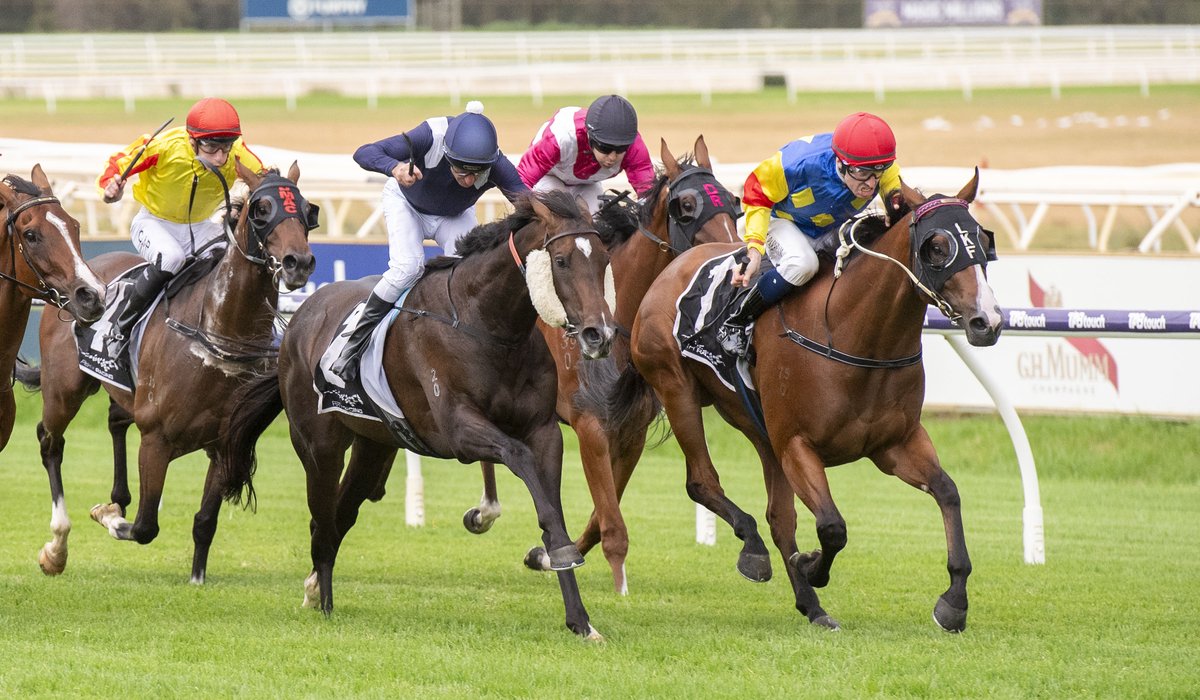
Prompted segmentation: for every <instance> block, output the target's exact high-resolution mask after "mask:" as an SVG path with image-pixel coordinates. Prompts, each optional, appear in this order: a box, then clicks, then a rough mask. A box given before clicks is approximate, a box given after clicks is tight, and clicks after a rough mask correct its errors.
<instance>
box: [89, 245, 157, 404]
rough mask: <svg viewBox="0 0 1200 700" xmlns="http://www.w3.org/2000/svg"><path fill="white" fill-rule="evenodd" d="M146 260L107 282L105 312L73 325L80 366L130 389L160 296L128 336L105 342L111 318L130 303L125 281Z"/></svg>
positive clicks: (105, 380) (122, 387)
mask: <svg viewBox="0 0 1200 700" xmlns="http://www.w3.org/2000/svg"><path fill="white" fill-rule="evenodd" d="M146 265H149V263H142V264H140V265H134V266H133V267H131V268H129V269H128V270H126V271H125V272H123V273H122V274H120V275H118V276H117V277H115V278H113V280H112V281H111V282H109V283H108V288H107V290H106V291H105V295H106V299H108V303H107V305H106V306H105V309H104V315H102V316H101V317H100V320H98V321H96V322H95V323H93V324H92V325H90V326H84V325H80V324H79V322H75V323H73V324H72V326H73V329H74V331H75V344H76V345H77V346H78V347H79V369H81V370H83V371H84V372H85V373H86V374H89V375H91V376H93V377H95V378H96V379H99V380H100V381H102V382H107V383H108V384H112V385H113V386H116V387H119V388H121V389H124V390H125V391H133V387H134V385H135V383H136V381H137V352H138V346H139V345H141V340H142V331H143V330H144V329H145V327H146V317H147V316H149V315H150V314H151V312H153V311H154V307H156V306H158V302H159V300H161V299H162V295H161V294H160V295H159V297H158V299H155V300H154V303H152V304H150V305H149V306H148V307H147V308H146V310H145V312H144V313H143V314H142V316H141V318H139V319H138V320H137V322H136V323H135V324H134V325H133V328H131V329H130V331H129V337H128V338H126V339H124V340H122V341H120V342H119V343H112V342H106V338H107V336H108V334H109V331H110V330H111V328H112V321H111V319H113V318H117V317H119V316H120V315H121V314H122V312H123V311H124V310H125V307H126V306H128V305H129V299H128V295H127V293H126V292H127V290H128V289H129V287H130V285H129V284H127V283H126V282H125V280H126V279H127V278H129V277H132V276H134V275H135V274H136V273H137V272H138V271H139V270H141V269H142V268H143V267H145V266H146Z"/></svg>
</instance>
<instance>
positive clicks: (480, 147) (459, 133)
mask: <svg viewBox="0 0 1200 700" xmlns="http://www.w3.org/2000/svg"><path fill="white" fill-rule="evenodd" d="M468 109H470V106H468ZM499 157H500V147H499V146H498V145H497V139H496V127H495V125H494V124H492V120H490V119H488V118H487V117H485V116H483V115H482V114H480V113H478V112H475V111H467V112H463V113H462V114H460V115H458V116H457V117H455V118H453V119H451V120H450V125H449V126H448V127H447V128H446V159H447V160H449V161H450V164H451V165H454V166H456V167H458V168H461V169H463V170H468V171H475V172H478V171H482V170H486V169H488V168H490V167H492V164H493V163H495V162H496V159H497V158H499Z"/></svg>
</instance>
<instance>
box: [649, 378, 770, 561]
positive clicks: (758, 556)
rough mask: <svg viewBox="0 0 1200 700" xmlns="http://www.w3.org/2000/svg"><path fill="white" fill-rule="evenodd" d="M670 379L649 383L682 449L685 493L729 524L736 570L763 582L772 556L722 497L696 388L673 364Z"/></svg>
mask: <svg viewBox="0 0 1200 700" xmlns="http://www.w3.org/2000/svg"><path fill="white" fill-rule="evenodd" d="M676 369H677V371H675V372H672V375H673V376H671V378H670V379H664V378H661V377H659V378H655V379H653V380H651V382H650V383H651V384H652V385H654V386H655V387H656V388H657V389H658V391H659V396H660V397H661V398H662V402H663V407H664V408H665V409H666V412H667V419H668V420H669V421H670V422H671V430H672V431H674V433H675V439H676V440H677V441H678V442H679V447H680V449H682V450H683V455H684V460H685V462H686V464H687V494H688V496H689V497H691V499H692V500H693V501H695V502H696V503H699V504H700V505H702V506H704V507H705V508H708V509H709V510H710V511H712V512H713V513H714V514H716V515H717V517H719V518H721V519H722V520H724V521H725V522H727V523H729V526H730V527H732V528H733V534H734V535H736V536H737V538H738V539H740V540H741V541H742V551H741V553H740V554H739V555H738V562H737V570H738V572H739V573H741V575H742V576H745V577H746V578H747V579H749V580H750V581H755V582H762V581H768V580H770V578H771V555H770V554H769V553H768V552H767V545H766V544H765V543H764V542H763V540H762V537H761V536H760V535H759V534H758V523H757V522H756V521H755V520H754V517H753V516H751V515H750V514H749V513H747V512H745V511H744V510H742V509H741V508H739V507H738V506H737V504H735V503H734V502H733V501H731V500H729V499H728V498H727V497H726V496H725V491H724V489H722V488H721V482H720V477H718V476H717V469H716V467H714V466H713V463H712V456H711V455H710V454H709V451H708V444H707V443H706V442H705V440H704V415H703V413H702V412H701V410H700V403H699V402H698V401H697V400H696V394H697V389H696V388H695V387H694V386H693V385H692V382H691V381H690V380H689V378H687V377H685V376H683V374H682V372H683V369H682V368H681V367H679V366H678V365H676Z"/></svg>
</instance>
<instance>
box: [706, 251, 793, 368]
mask: <svg viewBox="0 0 1200 700" xmlns="http://www.w3.org/2000/svg"><path fill="white" fill-rule="evenodd" d="M795 288H796V286H795V285H793V284H792V283H790V282H788V281H787V280H785V279H783V277H781V276H780V275H779V272H778V271H777V270H774V269H771V270H769V271H767V272H765V273H763V275H762V276H761V277H759V278H758V281H757V282H755V283H754V286H753V287H751V288H750V291H749V293H747V294H746V296H745V297H744V298H743V299H742V305H741V306H740V307H738V310H737V311H734V312H733V315H732V316H730V317H729V318H727V319H725V322H724V323H722V324H721V327H720V328H718V329H717V340H718V341H719V342H720V343H721V347H722V348H723V349H724V350H725V352H727V353H730V354H731V355H738V356H743V355H745V354H746V352H747V351H748V350H749V349H750V329H749V327H748V326H749V325H750V324H751V322H753V321H754V320H755V319H757V318H758V317H759V316H761V315H762V313H763V312H764V311H766V310H767V309H769V308H771V307H772V306H773V305H774V304H775V302H777V301H779V300H780V299H782V298H784V297H785V296H787V295H788V293H789V292H791V291H792V290H793V289H795Z"/></svg>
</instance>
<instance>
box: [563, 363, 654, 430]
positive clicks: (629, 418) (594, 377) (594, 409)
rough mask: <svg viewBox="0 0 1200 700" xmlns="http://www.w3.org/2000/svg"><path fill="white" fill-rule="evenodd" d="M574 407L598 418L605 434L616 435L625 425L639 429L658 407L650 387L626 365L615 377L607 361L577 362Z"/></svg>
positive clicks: (632, 368)
mask: <svg viewBox="0 0 1200 700" xmlns="http://www.w3.org/2000/svg"><path fill="white" fill-rule="evenodd" d="M578 368H579V392H578V393H576V394H575V399H574V401H575V407H576V408H577V409H579V410H580V411H584V412H587V413H591V414H593V415H596V416H598V417H599V418H600V423H601V425H602V426H604V430H605V432H608V433H609V434H613V433H619V432H620V431H621V430H622V428H624V427H625V426H629V425H637V424H638V423H641V425H638V427H639V428H640V427H643V426H644V425H645V424H646V423H648V422H649V421H650V420H651V419H652V418H653V416H654V415H656V414H657V413H658V412H659V411H660V410H661V409H662V406H661V404H659V402H658V398H657V397H656V396H655V395H654V391H653V390H651V388H650V385H649V384H648V383H647V382H646V380H645V379H644V378H643V377H642V375H641V374H640V373H639V372H638V371H637V369H635V368H634V366H633V364H632V363H627V364H626V365H625V368H624V369H623V370H622V371H621V372H620V373H618V372H617V369H616V366H615V364H614V362H613V361H612V359H611V358H605V359H603V360H585V361H583V362H580V363H579V365H578Z"/></svg>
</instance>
